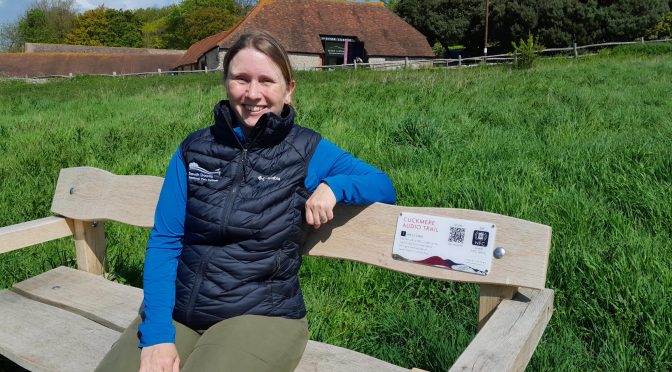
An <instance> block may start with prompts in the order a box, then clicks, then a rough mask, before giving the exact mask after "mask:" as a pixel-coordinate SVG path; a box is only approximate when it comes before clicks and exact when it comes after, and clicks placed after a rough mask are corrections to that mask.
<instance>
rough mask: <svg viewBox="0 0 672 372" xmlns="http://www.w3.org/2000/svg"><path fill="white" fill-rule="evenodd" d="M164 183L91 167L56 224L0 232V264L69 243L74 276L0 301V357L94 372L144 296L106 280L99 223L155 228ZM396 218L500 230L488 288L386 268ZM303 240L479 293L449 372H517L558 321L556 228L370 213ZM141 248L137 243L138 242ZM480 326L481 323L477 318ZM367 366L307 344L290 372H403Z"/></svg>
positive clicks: (354, 214) (69, 185) (501, 219)
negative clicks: (35, 248) (551, 285)
mask: <svg viewBox="0 0 672 372" xmlns="http://www.w3.org/2000/svg"><path fill="white" fill-rule="evenodd" d="M162 183H163V179H162V178H160V177H153V176H116V175H113V174H111V173H109V172H106V171H103V170H100V169H96V168H89V167H80V168H68V169H63V170H61V173H60V176H59V179H58V184H57V186H56V191H55V195H54V198H53V203H52V206H51V211H52V212H53V213H54V214H55V216H53V217H46V218H42V219H39V220H35V221H30V222H26V223H21V224H18V225H12V226H7V227H3V228H0V254H1V253H5V252H9V251H12V250H16V249H21V248H24V247H28V246H32V245H35V244H39V243H43V242H47V241H50V240H54V239H59V238H63V237H69V236H72V237H74V242H75V249H76V256H77V266H78V268H79V270H75V269H71V268H67V267H58V268H56V269H53V270H51V271H48V272H45V273H42V274H40V275H38V276H36V277H33V278H30V279H28V280H25V281H23V282H21V283H17V284H15V285H14V286H13V288H12V289H11V290H3V291H0V314H2V319H0V322H1V323H0V324H1V325H2V326H1V327H0V354H1V355H4V356H5V357H6V358H8V359H10V360H12V361H13V362H15V363H16V364H18V365H20V366H22V367H24V368H26V369H29V370H34V371H90V370H93V369H94V368H95V366H96V365H97V363H98V362H99V361H100V360H101V359H102V357H103V356H104V355H105V353H106V352H107V351H108V350H109V348H110V345H111V344H112V343H113V342H114V341H115V340H116V339H117V338H118V336H119V334H120V332H122V331H123V330H124V328H125V327H127V326H128V324H129V323H130V322H131V321H132V320H133V319H134V318H135V317H136V316H137V314H138V311H139V308H140V306H141V303H142V291H141V290H140V289H138V288H134V287H130V286H125V285H121V284H118V283H115V282H112V281H109V280H107V279H105V278H104V277H103V276H102V275H101V274H103V272H104V271H105V262H106V260H105V233H104V221H107V220H112V221H118V222H122V223H126V224H130V225H134V226H140V227H144V228H150V227H151V226H152V224H153V221H154V209H155V206H156V202H157V200H158V195H159V191H160V189H161V185H162ZM400 212H415V213H424V214H428V215H434V216H442V217H453V218H462V219H470V220H478V221H487V222H492V223H494V224H496V226H497V236H496V246H498V247H503V248H505V249H506V255H505V256H504V257H502V258H500V259H494V260H493V263H492V270H491V272H490V273H489V274H488V275H487V276H479V275H473V274H467V273H463V272H458V271H452V270H445V269H441V268H436V267H431V266H423V265H418V264H414V263H409V262H404V261H399V260H394V259H392V254H391V253H392V252H391V251H392V245H393V240H394V235H395V228H396V221H397V217H398V216H399V213H400ZM334 214H335V219H334V220H333V221H332V222H331V223H330V224H327V225H325V226H324V227H322V228H320V229H319V230H318V231H315V232H313V233H311V235H309V238H308V243H307V246H306V251H307V252H306V253H305V254H306V255H310V256H320V257H331V258H339V259H346V260H352V261H358V262H363V263H367V264H371V265H375V266H378V267H382V268H386V269H390V270H394V271H398V272H403V273H408V274H411V275H416V276H422V277H428V278H434V279H438V280H452V281H461V282H472V283H478V284H479V285H480V303H479V309H478V322H479V332H478V334H477V335H476V336H475V338H474V339H473V341H472V342H471V343H470V345H469V346H468V347H467V349H466V350H465V351H464V352H463V353H462V354H461V356H460V357H459V358H458V359H457V361H456V362H455V364H454V365H453V367H452V369H451V370H455V371H458V370H485V371H490V370H507V371H508V370H524V369H525V367H526V365H527V363H528V362H529V360H530V358H531V356H532V354H533V352H534V350H535V348H536V346H537V344H538V342H539V339H540V338H541V336H542V334H543V332H544V329H545V328H546V325H547V323H548V321H549V319H550V317H551V314H552V311H553V291H552V290H550V289H546V288H544V286H545V280H546V269H547V265H548V255H549V249H550V242H551V228H550V227H548V226H544V225H540V224H537V223H533V222H528V221H524V220H520V219H516V218H511V217H506V216H501V215H498V214H493V213H487V212H479V211H473V210H464V209H448V208H410V207H401V206H391V205H384V204H373V205H371V206H368V207H344V206H337V210H336V211H335V213H334ZM138 244H144V242H138ZM474 318H476V316H475V317H474ZM403 370H406V369H405V368H401V367H398V366H395V365H392V364H390V363H387V362H384V361H381V360H378V359H375V358H373V357H370V356H367V355H364V354H361V353H358V352H355V351H351V350H348V349H344V348H341V347H337V346H332V345H327V344H324V343H320V342H314V341H310V342H309V343H308V347H307V349H306V352H305V354H304V357H303V359H302V360H301V363H300V364H299V366H298V368H297V371H403Z"/></svg>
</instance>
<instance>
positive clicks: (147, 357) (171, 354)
mask: <svg viewBox="0 0 672 372" xmlns="http://www.w3.org/2000/svg"><path fill="white" fill-rule="evenodd" d="M179 370H180V356H179V355H178V354H177V348H176V347H175V344H170V343H166V344H156V345H152V346H146V347H143V348H142V351H141V352H140V372H179Z"/></svg>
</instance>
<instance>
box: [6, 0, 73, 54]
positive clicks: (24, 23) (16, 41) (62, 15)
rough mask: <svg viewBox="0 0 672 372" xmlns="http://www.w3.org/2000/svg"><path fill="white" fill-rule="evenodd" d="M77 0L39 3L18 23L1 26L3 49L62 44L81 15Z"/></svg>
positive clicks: (56, 0) (34, 4)
mask: <svg viewBox="0 0 672 372" xmlns="http://www.w3.org/2000/svg"><path fill="white" fill-rule="evenodd" d="M74 4H75V1H74V0H38V1H35V2H34V3H33V4H32V5H31V6H30V8H29V9H28V10H26V12H25V13H24V14H23V16H22V17H21V18H19V19H18V20H17V21H16V22H14V23H8V24H4V25H2V26H0V48H1V49H2V50H8V51H10V50H11V51H18V50H21V49H22V48H23V44H24V43H26V42H29V43H62V42H63V41H64V39H65V35H66V34H67V33H68V32H69V31H70V29H71V28H72V22H73V20H74V18H75V17H76V16H77V12H76V10H75V5H74Z"/></svg>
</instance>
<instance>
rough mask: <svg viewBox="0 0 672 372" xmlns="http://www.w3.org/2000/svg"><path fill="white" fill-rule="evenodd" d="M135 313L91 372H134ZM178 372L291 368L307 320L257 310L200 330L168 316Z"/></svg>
mask: <svg viewBox="0 0 672 372" xmlns="http://www.w3.org/2000/svg"><path fill="white" fill-rule="evenodd" d="M140 322H141V319H140V317H138V318H137V319H135V320H134V321H133V323H131V325H130V326H129V327H128V328H126V330H125V331H124V333H122V334H121V337H120V338H119V340H117V342H115V343H114V345H112V348H111V349H110V351H109V352H108V353H107V355H105V358H103V360H102V361H101V362H100V364H99V365H98V367H97V368H96V371H100V372H107V371H110V372H125V371H128V372H137V371H138V369H139V368H140V349H139V348H138V342H139V341H138V336H137V333H138V325H139V324H140ZM173 324H174V325H175V329H176V334H175V346H176V348H177V352H178V354H179V355H180V371H181V372H196V371H198V372H207V371H218V372H221V371H235V372H238V371H241V372H245V371H255V372H256V371H293V370H294V368H296V366H297V364H299V360H301V356H302V355H303V351H304V349H305V348H306V344H307V343H308V322H307V321H306V319H305V318H303V319H286V318H281V317H268V316H259V315H243V316H237V317H234V318H231V319H227V320H224V321H221V322H219V323H217V324H215V325H213V326H212V327H210V328H209V329H207V330H206V331H205V332H203V334H200V333H198V332H196V331H194V330H192V329H191V328H189V327H187V326H185V325H183V324H180V323H178V322H176V321H173Z"/></svg>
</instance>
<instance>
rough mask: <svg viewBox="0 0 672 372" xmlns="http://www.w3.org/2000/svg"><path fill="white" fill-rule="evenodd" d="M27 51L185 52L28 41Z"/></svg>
mask: <svg viewBox="0 0 672 372" xmlns="http://www.w3.org/2000/svg"><path fill="white" fill-rule="evenodd" d="M25 52H26V53H99V54H179V55H182V54H184V50H174V49H153V48H122V47H108V46H91V45H70V44H47V43H26V44H25Z"/></svg>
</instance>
